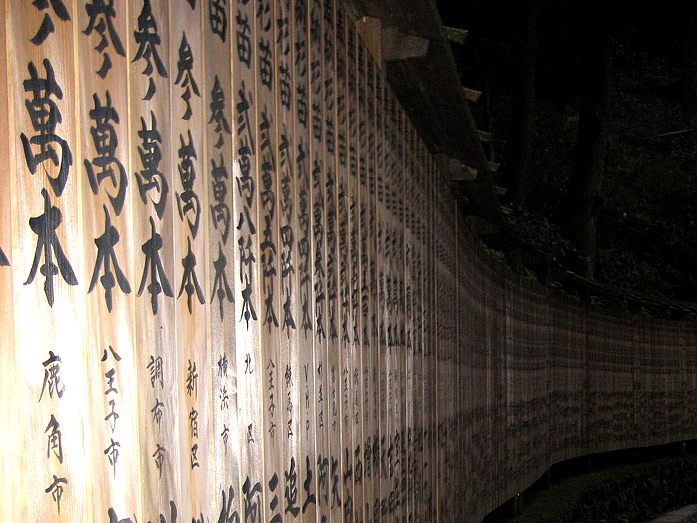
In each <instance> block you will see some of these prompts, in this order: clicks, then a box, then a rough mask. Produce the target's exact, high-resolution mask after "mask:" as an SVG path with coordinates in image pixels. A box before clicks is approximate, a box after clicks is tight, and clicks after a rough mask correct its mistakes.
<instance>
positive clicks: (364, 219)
mask: <svg viewBox="0 0 697 523" xmlns="http://www.w3.org/2000/svg"><path fill="white" fill-rule="evenodd" d="M356 37H357V38H356V40H357V41H356V44H357V67H358V71H357V75H356V77H357V88H358V150H357V154H358V164H357V167H358V182H359V191H358V224H359V227H360V233H359V240H358V247H359V254H358V260H359V266H360V269H359V271H358V276H359V280H358V288H359V300H360V304H359V307H360V309H359V319H360V325H359V334H360V351H361V367H360V374H361V379H362V384H361V391H362V393H363V394H362V398H361V402H362V403H361V410H362V434H361V442H360V448H356V450H355V451H354V459H355V460H356V462H357V463H360V464H361V471H362V474H363V478H362V485H363V501H362V503H361V505H360V517H361V518H362V519H363V520H365V519H367V518H369V517H370V514H371V509H372V504H373V501H372V495H371V494H372V480H371V478H370V477H369V475H368V471H369V470H371V469H372V467H371V468H370V469H369V468H368V467H369V464H370V458H371V457H372V455H368V456H366V452H365V451H366V448H367V445H368V442H369V438H370V435H371V434H372V433H373V421H374V420H373V417H372V412H371V411H372V403H373V372H372V370H373V369H372V350H373V345H372V343H371V321H372V319H373V314H371V310H372V301H371V298H370V284H371V265H370V263H371V257H370V244H371V223H370V222H371V214H370V196H371V194H370V179H369V172H368V162H369V158H368V147H369V143H370V142H369V134H368V133H369V129H370V128H371V126H370V122H369V120H368V100H367V98H368V84H367V81H368V76H367V61H368V49H367V48H366V46H365V43H364V42H363V41H362V40H361V38H360V36H359V35H358V34H357V35H356ZM356 454H357V455H356ZM357 506H358V505H357ZM358 517H359V516H358V515H357V519H358Z"/></svg>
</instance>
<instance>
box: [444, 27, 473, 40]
mask: <svg viewBox="0 0 697 523" xmlns="http://www.w3.org/2000/svg"><path fill="white" fill-rule="evenodd" d="M443 29H445V36H446V37H447V39H448V40H449V41H451V42H454V43H456V44H464V43H465V40H467V36H468V35H469V34H470V32H469V31H468V30H467V29H458V28H457V27H446V26H444V27H443Z"/></svg>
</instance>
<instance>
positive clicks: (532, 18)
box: [505, 0, 537, 207]
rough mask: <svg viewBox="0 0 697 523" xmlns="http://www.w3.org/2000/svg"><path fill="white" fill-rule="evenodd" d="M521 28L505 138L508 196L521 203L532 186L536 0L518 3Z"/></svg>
mask: <svg viewBox="0 0 697 523" xmlns="http://www.w3.org/2000/svg"><path fill="white" fill-rule="evenodd" d="M520 9H521V20H522V22H523V23H522V24H521V29H520V31H521V32H520V35H519V37H518V38H517V39H516V40H517V47H518V52H517V55H518V56H517V60H516V63H517V66H516V70H515V74H514V77H513V78H514V81H513V92H512V99H511V128H510V129H511V130H510V135H509V138H508V143H509V148H508V160H507V163H506V176H505V177H506V181H507V183H508V186H509V199H510V201H511V203H512V204H513V205H515V206H517V207H524V206H525V202H526V200H527V198H528V195H529V194H530V191H531V189H532V180H531V173H530V169H531V163H532V146H533V139H534V134H535V66H536V62H537V0H526V1H525V2H524V3H522V4H521V6H520Z"/></svg>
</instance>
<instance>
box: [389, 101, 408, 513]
mask: <svg viewBox="0 0 697 523" xmlns="http://www.w3.org/2000/svg"><path fill="white" fill-rule="evenodd" d="M404 119H405V114H404V109H403V108H402V107H401V106H400V105H399V104H397V105H396V111H395V123H396V127H395V132H396V134H395V145H396V157H395V163H394V169H393V171H392V176H393V177H392V198H393V212H392V219H393V225H392V231H393V237H394V244H395V251H394V270H395V272H394V280H393V281H394V284H393V291H394V300H393V304H394V318H395V323H394V326H395V328H394V330H393V336H394V343H395V348H396V350H395V356H396V369H395V370H396V375H397V380H396V381H397V401H396V407H397V421H396V426H395V429H396V434H395V438H394V451H395V468H396V469H397V474H396V479H397V481H398V482H399V483H398V484H397V485H395V500H396V501H395V505H396V510H395V516H396V517H397V518H398V519H400V520H401V519H402V518H404V517H406V516H407V511H406V508H407V507H406V503H405V497H406V482H407V467H406V459H405V457H406V446H405V439H406V408H407V404H406V400H407V394H406V365H407V361H406V360H407V358H406V347H405V317H404V310H405V304H404V177H405V173H404V157H405V144H404Z"/></svg>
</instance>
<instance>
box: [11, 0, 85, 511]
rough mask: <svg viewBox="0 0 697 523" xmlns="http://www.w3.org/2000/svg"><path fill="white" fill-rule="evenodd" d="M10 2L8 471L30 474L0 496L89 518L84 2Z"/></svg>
mask: <svg viewBox="0 0 697 523" xmlns="http://www.w3.org/2000/svg"><path fill="white" fill-rule="evenodd" d="M56 4H58V5H56ZM4 7H5V9H4V12H3V14H4V16H5V17H6V18H4V19H3V23H4V24H6V27H5V30H6V31H7V34H6V41H7V49H8V50H9V49H12V52H11V53H8V54H7V59H8V60H9V63H8V64H7V66H8V69H7V80H6V82H5V86H7V87H8V88H9V89H8V91H7V92H6V94H7V96H8V98H7V99H8V100H9V109H10V112H11V113H12V118H11V119H10V120H9V122H8V123H9V124H10V125H12V128H8V129H7V132H8V134H9V140H10V141H9V144H11V145H10V147H12V151H13V152H12V156H13V157H14V165H13V167H14V169H12V170H11V171H9V172H6V173H4V174H3V176H4V177H6V178H9V184H10V188H11V191H12V192H11V194H12V197H11V207H10V208H11V212H12V221H11V224H12V225H11V231H12V233H11V235H12V243H11V244H9V245H6V246H4V248H6V249H7V250H8V251H9V250H10V249H12V252H11V253H10V254H9V256H10V258H8V262H9V261H10V259H11V261H12V285H11V288H12V289H13V292H14V296H13V301H14V306H13V307H11V308H10V309H9V311H8V314H9V315H12V314H14V317H13V321H14V355H13V356H10V358H9V359H10V366H13V365H16V368H17V369H18V370H19V374H18V376H20V379H19V380H18V381H17V382H16V383H15V386H14V387H13V390H12V394H11V397H12V398H13V403H14V405H13V406H12V407H10V411H13V412H14V411H16V412H17V413H18V414H17V415H21V419H19V420H18V424H17V425H16V428H11V429H10V430H9V431H8V432H9V435H10V438H12V434H13V433H14V431H15V430H18V431H19V432H18V434H22V437H21V440H20V441H15V442H13V441H12V439H10V441H8V442H7V444H8V445H11V444H12V443H17V446H16V447H10V448H11V449H12V452H15V453H17V455H18V458H16V459H17V461H18V463H17V462H15V463H16V464H18V465H19V467H18V469H15V470H14V471H13V472H14V473H15V474H20V475H18V476H16V477H15V479H14V480H13V481H17V482H20V481H22V482H24V484H23V485H22V486H21V487H18V488H17V493H20V492H21V493H22V494H23V497H22V498H15V499H11V500H9V499H8V500H7V501H5V503H1V504H6V503H13V504H16V505H17V507H16V511H17V515H18V519H20V520H29V521H41V520H47V521H79V520H86V519H88V518H89V514H88V507H87V505H86V504H85V503H84V502H83V501H82V500H84V499H86V497H87V493H88V492H89V491H90V486H89V485H90V481H91V471H89V470H88V462H87V460H86V459H85V454H86V451H89V449H90V448H91V447H90V444H91V441H90V438H89V436H88V435H87V434H85V432H84V431H83V424H84V420H86V419H87V417H88V412H89V409H90V408H91V405H89V403H88V402H87V401H85V398H87V391H88V379H89V378H90V377H88V376H87V374H86V373H85V371H84V369H85V363H86V360H87V357H88V354H89V352H90V351H91V350H93V349H92V347H87V346H85V344H84V343H85V340H84V338H83V333H82V327H83V321H84V320H83V317H84V291H83V289H86V287H85V285H86V282H85V281H84V280H83V274H84V272H85V271H84V268H83V249H82V224H81V216H80V208H79V201H80V187H81V179H80V173H79V170H78V162H79V159H80V149H79V143H78V140H77V127H78V126H77V115H78V109H77V100H76V92H77V87H76V85H75V76H76V75H75V70H76V69H75V66H76V61H75V55H76V53H77V51H76V49H75V45H76V42H75V41H74V31H75V27H74V24H76V23H77V21H76V15H77V6H76V5H75V3H74V2H72V1H67V0H66V1H63V2H60V3H58V2H57V3H54V5H53V6H51V8H50V9H46V8H47V7H48V6H46V7H44V8H42V7H40V6H36V5H29V4H24V3H18V2H6V5H5V6H4ZM51 29H52V30H51ZM6 138H8V136H7V135H6ZM5 143H8V142H5ZM3 146H4V144H3ZM4 183H7V182H4ZM8 203H9V202H8ZM2 270H5V271H6V270H7V267H4V268H3V269H2ZM10 317H11V316H10ZM37 327H39V328H37ZM58 358H60V361H58ZM45 362H48V363H45ZM50 369H54V370H55V374H53V375H52V374H50V373H49V377H51V376H55V377H60V379H61V381H60V384H56V382H55V381H52V382H50V384H51V385H52V387H51V389H50V390H49V389H48V385H49V383H45V382H44V375H45V374H44V371H45V370H46V371H50ZM59 369H60V370H59ZM44 385H45V387H44ZM49 392H50V394H49ZM59 392H60V394H58V393H59ZM10 416H13V415H10ZM9 419H12V418H11V417H10V418H9ZM8 421H9V420H8ZM3 425H4V423H3ZM22 478H24V479H22ZM13 490H14V488H13Z"/></svg>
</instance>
